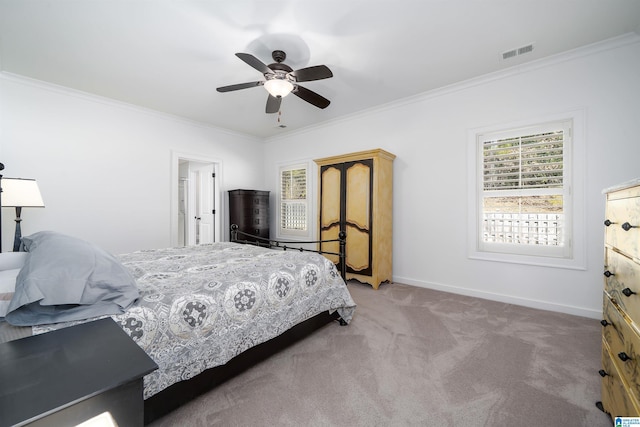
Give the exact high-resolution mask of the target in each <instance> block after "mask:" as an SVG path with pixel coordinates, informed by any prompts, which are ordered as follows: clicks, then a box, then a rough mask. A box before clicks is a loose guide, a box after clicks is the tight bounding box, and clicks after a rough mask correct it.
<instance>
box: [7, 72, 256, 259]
mask: <svg viewBox="0 0 640 427" xmlns="http://www.w3.org/2000/svg"><path fill="white" fill-rule="evenodd" d="M263 147H264V144H263V143H262V141H261V140H258V139H255V138H250V137H245V136H240V135H236V134H233V133H230V132H226V131H223V130H220V129H215V128H211V127H207V126H204V125H200V124H196V123H192V122H189V121H186V120H181V119H178V118H174V117H171V116H167V115H164V114H160V113H155V112H151V111H148V110H144V109H140V108H136V107H132V106H129V105H126V104H122V103H118V102H113V101H110V100H107V99H104V98H100V97H95V96H91V95H86V94H82V93H79V92H75V91H71V90H67V89H63V88H60V87H55V86H52V85H47V84H43V83H39V82H35V81H31V80H28V79H24V78H21V77H17V76H13V75H8V74H3V73H0V162H2V163H4V165H5V170H4V171H3V172H2V173H3V175H4V176H5V177H22V178H35V179H37V180H38V184H39V186H40V190H41V192H42V196H43V198H44V202H45V205H46V207H45V208H44V209H27V208H25V209H23V211H22V218H23V221H22V229H23V235H29V234H31V233H33V232H36V231H40V230H57V231H60V232H64V233H68V234H72V235H75V236H78V237H80V238H83V239H86V240H89V241H91V242H94V243H96V244H98V245H100V246H102V247H104V248H105V249H107V250H109V251H111V252H114V253H123V252H130V251H133V250H138V249H143V248H157V247H168V246H169V245H170V241H171V239H170V218H171V214H170V201H171V200H170V197H171V186H172V185H175V186H176V194H177V180H176V182H175V183H174V182H173V181H172V180H171V171H172V152H178V153H182V154H189V155H194V156H195V157H198V156H200V157H204V158H212V159H220V163H221V165H222V180H223V182H222V187H221V188H218V190H219V191H220V192H221V195H222V196H223V197H222V200H226V190H229V189H233V188H240V187H248V188H251V187H255V186H257V185H258V184H259V183H261V181H262V177H263V175H264V171H263V170H262V160H261V159H262V150H263ZM176 166H177V165H176ZM176 176H177V175H176ZM2 214H3V223H2V231H3V236H2V237H3V239H2V240H3V241H2V246H3V250H5V251H7V250H11V246H12V239H13V233H14V229H15V227H14V222H13V218H15V213H14V211H13V209H10V208H3V210H2ZM175 218H176V220H177V215H175ZM225 227H226V222H225Z"/></svg>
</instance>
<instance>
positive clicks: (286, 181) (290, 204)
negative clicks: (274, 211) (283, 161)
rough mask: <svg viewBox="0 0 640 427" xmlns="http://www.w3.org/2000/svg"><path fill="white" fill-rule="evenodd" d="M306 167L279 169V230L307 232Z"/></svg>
mask: <svg viewBox="0 0 640 427" xmlns="http://www.w3.org/2000/svg"><path fill="white" fill-rule="evenodd" d="M307 210H308V201H307V168H306V167H293V168H283V169H281V170H280V232H281V234H304V233H306V232H307Z"/></svg>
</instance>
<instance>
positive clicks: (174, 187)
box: [169, 151, 226, 247]
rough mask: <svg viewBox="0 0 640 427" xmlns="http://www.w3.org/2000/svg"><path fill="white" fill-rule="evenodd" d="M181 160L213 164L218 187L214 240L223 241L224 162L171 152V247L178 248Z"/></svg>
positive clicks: (215, 193)
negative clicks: (222, 195)
mask: <svg viewBox="0 0 640 427" xmlns="http://www.w3.org/2000/svg"><path fill="white" fill-rule="evenodd" d="M181 160H186V161H189V162H198V163H211V164H213V171H214V173H215V174H216V180H215V182H216V186H215V192H214V206H215V210H216V214H215V219H214V238H215V241H216V242H220V241H222V238H223V235H224V234H223V233H222V225H223V223H224V221H223V220H222V219H223V217H224V212H226V209H225V206H224V197H221V189H222V188H224V185H223V184H222V176H223V174H222V170H223V168H222V160H220V159H215V158H211V157H207V156H202V155H198V154H193V153H182V152H178V151H171V173H170V179H171V181H170V186H169V189H170V201H169V207H170V208H169V241H170V242H171V246H172V247H175V246H178V243H179V239H178V208H179V203H180V200H179V190H178V180H179V177H180V171H179V167H180V166H179V165H180V161H181Z"/></svg>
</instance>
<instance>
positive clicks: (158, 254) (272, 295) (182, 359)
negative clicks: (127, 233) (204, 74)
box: [33, 243, 355, 399]
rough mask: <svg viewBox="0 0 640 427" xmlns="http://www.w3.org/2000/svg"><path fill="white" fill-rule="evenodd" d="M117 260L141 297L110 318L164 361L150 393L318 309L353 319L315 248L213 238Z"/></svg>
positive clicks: (151, 378) (342, 289)
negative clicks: (294, 248)
mask: <svg viewBox="0 0 640 427" xmlns="http://www.w3.org/2000/svg"><path fill="white" fill-rule="evenodd" d="M119 258H120V259H121V261H122V263H123V264H124V265H125V266H126V267H127V268H128V269H129V270H130V271H131V272H132V274H133V275H134V277H135V279H136V281H137V284H138V287H139V289H140V293H141V298H140V300H139V301H138V302H137V303H136V304H135V305H134V307H132V308H131V309H129V310H128V311H127V312H126V313H124V314H120V315H115V316H112V318H113V319H114V320H116V322H118V323H119V324H120V325H121V326H122V328H123V329H124V330H125V331H126V332H127V333H128V334H129V335H130V336H131V337H132V338H133V339H134V340H135V341H136V342H137V343H138V344H139V345H140V347H142V348H143V349H144V350H145V351H146V352H147V354H148V355H149V356H150V357H151V358H152V359H153V360H154V361H155V362H156V363H157V364H158V366H159V369H158V370H156V371H155V372H153V373H151V374H149V375H147V376H146V377H145V378H144V397H145V399H146V398H149V397H151V396H153V395H154V394H156V393H158V392H159V391H161V390H163V389H164V388H166V387H168V386H170V385H171V384H174V383H176V382H178V381H182V380H186V379H189V378H191V377H193V376H195V375H197V374H199V373H200V372H202V371H204V370H205V369H208V368H212V367H215V366H219V365H222V364H224V363H226V362H228V361H229V360H230V359H232V358H233V357H234V356H236V355H238V354H240V353H241V352H243V351H245V350H247V349H249V348H250V347H253V346H255V345H258V344H260V343H262V342H265V341H268V340H269V339H271V338H274V337H276V336H278V335H280V334H281V333H283V332H285V331H286V330H288V329H290V328H291V327H293V326H295V325H297V324H298V323H301V322H303V321H304V320H306V319H308V318H311V317H313V316H315V315H316V314H319V313H322V312H324V311H330V312H334V311H338V313H339V315H340V316H341V317H342V318H343V319H344V320H345V321H346V322H349V321H350V320H351V317H352V316H353V312H354V310H355V303H354V302H353V299H352V298H351V295H350V294H349V292H348V290H347V287H346V285H345V283H344V281H343V280H342V278H341V277H340V275H339V273H338V271H337V269H336V268H335V266H334V264H333V263H332V262H330V261H329V260H328V259H326V258H325V257H323V256H322V255H319V254H316V253H312V252H299V251H291V250H289V251H281V250H272V249H266V248H261V247H256V246H252V245H242V244H238V243H214V244H208V245H200V246H190V247H182V248H169V249H158V250H150V251H139V252H134V253H131V254H126V255H121V256H120V257H119ZM75 323H79V322H75ZM63 326H70V324H69V323H67V324H56V325H47V326H38V327H34V328H33V330H34V333H43V332H47V331H49V330H52V329H58V328H60V327H63Z"/></svg>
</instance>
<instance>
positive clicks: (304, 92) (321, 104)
mask: <svg viewBox="0 0 640 427" xmlns="http://www.w3.org/2000/svg"><path fill="white" fill-rule="evenodd" d="M292 93H293V94H294V95H295V96H297V97H298V98H301V99H304V100H305V101H307V102H308V103H310V104H313V105H315V106H316V107H318V108H327V107H328V106H329V104H331V101H329V100H328V99H327V98H325V97H324V96H321V95H318V94H317V93H315V92H314V91H312V90H309V89H307V88H305V87H302V86H300V85H296V87H295V89H294V90H293V92H292Z"/></svg>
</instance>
